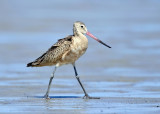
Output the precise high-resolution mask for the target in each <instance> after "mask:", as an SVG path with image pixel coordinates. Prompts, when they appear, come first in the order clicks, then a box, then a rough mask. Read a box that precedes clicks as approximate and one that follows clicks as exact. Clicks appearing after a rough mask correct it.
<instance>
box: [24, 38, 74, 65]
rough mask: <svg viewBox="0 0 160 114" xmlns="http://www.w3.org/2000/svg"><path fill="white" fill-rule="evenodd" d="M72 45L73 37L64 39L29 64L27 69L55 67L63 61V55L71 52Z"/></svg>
mask: <svg viewBox="0 0 160 114" xmlns="http://www.w3.org/2000/svg"><path fill="white" fill-rule="evenodd" d="M71 43H72V36H68V37H66V38H64V39H59V40H58V42H57V43H55V44H54V45H53V46H52V47H51V48H49V49H48V51H47V52H45V53H44V54H43V55H42V56H40V57H39V58H37V59H36V60H35V61H33V62H31V63H28V64H27V67H30V66H31V67H41V66H51V65H55V64H56V63H57V62H58V61H61V59H62V56H63V54H65V53H66V52H68V51H69V50H70V45H71Z"/></svg>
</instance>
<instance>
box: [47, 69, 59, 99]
mask: <svg viewBox="0 0 160 114" xmlns="http://www.w3.org/2000/svg"><path fill="white" fill-rule="evenodd" d="M56 69H57V67H55V69H54V71H53V73H52V75H51V77H50V80H49V84H48V89H47V92H46V94H45V95H44V98H46V99H49V90H50V87H51V83H52V79H53V78H54V73H55V72H56Z"/></svg>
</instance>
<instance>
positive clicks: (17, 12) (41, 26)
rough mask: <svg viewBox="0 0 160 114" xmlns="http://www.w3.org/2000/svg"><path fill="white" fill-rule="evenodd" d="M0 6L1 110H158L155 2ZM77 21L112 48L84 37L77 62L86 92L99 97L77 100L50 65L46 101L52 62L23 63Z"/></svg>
mask: <svg viewBox="0 0 160 114" xmlns="http://www.w3.org/2000/svg"><path fill="white" fill-rule="evenodd" d="M0 6H1V7H0V14H1V18H0V53H1V54H0V58H1V59H0V80H1V81H0V90H1V92H0V113H52V112H53V111H54V112H55V113H86V114H93V113H138V112H139V113H160V109H159V105H160V100H159V98H160V89H159V88H160V84H159V81H160V70H159V68H160V61H159V57H160V45H159V42H160V38H159V37H160V15H159V11H160V2H159V1H158V0H147V1H138V0H134V1H132V2H131V1H128V0H123V1H109V0H106V1H104V0H102V1H101V2H100V1H89V0H86V1H75V0H74V1H73V0H71V1H70V2H68V1H63V0H62V1H59V0H57V1H49V0H47V1H45V2H42V1H41V2H40V1H36V0H35V1H30V0H28V1H20V0H16V1H10V2H7V1H3V0H2V1H0ZM77 20H80V21H83V22H84V23H85V24H86V25H87V27H88V30H89V31H90V32H91V33H93V34H94V35H95V36H97V37H98V38H99V39H101V40H102V41H104V42H106V43H107V44H108V45H110V46H111V47H112V48H111V49H109V48H106V47H104V46H102V45H100V44H99V43H97V42H96V41H94V40H92V39H91V38H89V37H88V39H89V46H88V47H89V48H88V50H87V52H86V53H85V55H83V56H82V57H81V58H80V59H79V60H78V61H77V63H76V66H77V70H78V74H79V76H80V77H81V80H82V83H83V84H84V86H85V88H86V90H87V91H88V93H89V94H90V95H91V96H97V97H101V99H100V100H84V99H82V97H83V92H82V90H81V88H80V87H79V84H78V82H77V81H76V79H75V77H74V71H73V68H72V66H71V65H66V66H62V67H60V68H59V69H58V70H57V72H56V76H55V79H54V80H53V84H52V88H51V92H50V95H51V98H52V99H51V100H47V101H46V100H44V99H42V97H43V95H44V93H45V92H46V89H47V85H48V81H49V77H50V73H51V72H52V70H53V68H54V67H42V68H27V67H26V64H27V63H28V62H30V61H33V60H34V59H36V58H37V57H38V56H40V55H41V54H42V53H43V52H45V51H46V50H47V49H48V48H49V47H50V46H51V45H53V44H54V43H55V42H56V41H57V40H58V39H60V38H63V37H65V36H67V35H69V34H72V24H73V22H75V21H77ZM62 71H63V72H62Z"/></svg>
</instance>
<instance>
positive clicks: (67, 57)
mask: <svg viewBox="0 0 160 114" xmlns="http://www.w3.org/2000/svg"><path fill="white" fill-rule="evenodd" d="M86 50H87V46H74V47H71V50H70V51H68V53H66V54H64V55H63V57H62V61H61V62H62V64H71V63H74V62H75V61H76V60H77V59H78V58H79V57H80V56H82V55H83V54H84V53H85V52H86Z"/></svg>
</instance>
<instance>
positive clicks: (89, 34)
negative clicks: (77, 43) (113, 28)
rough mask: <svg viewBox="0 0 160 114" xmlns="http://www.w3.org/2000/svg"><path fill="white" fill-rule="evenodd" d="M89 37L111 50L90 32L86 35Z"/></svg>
mask: <svg viewBox="0 0 160 114" xmlns="http://www.w3.org/2000/svg"><path fill="white" fill-rule="evenodd" d="M86 34H87V35H88V36H90V37H92V38H93V39H95V40H96V41H98V42H99V43H101V44H103V45H104V46H106V47H108V48H111V47H110V46H109V45H107V44H105V43H104V42H102V41H101V40H99V39H98V38H96V37H95V36H93V35H92V34H91V33H90V32H87V33H86Z"/></svg>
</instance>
